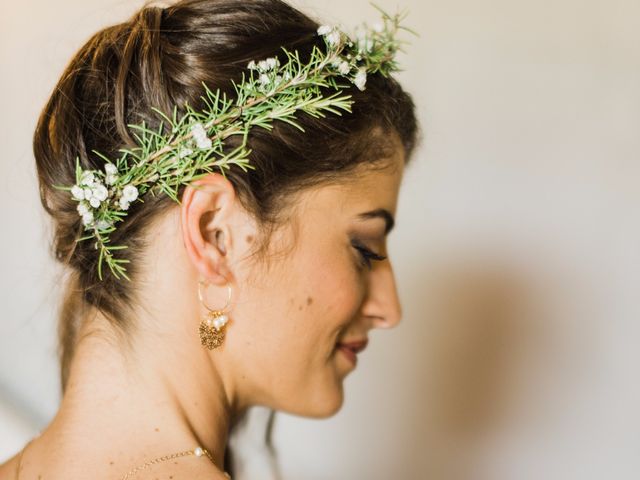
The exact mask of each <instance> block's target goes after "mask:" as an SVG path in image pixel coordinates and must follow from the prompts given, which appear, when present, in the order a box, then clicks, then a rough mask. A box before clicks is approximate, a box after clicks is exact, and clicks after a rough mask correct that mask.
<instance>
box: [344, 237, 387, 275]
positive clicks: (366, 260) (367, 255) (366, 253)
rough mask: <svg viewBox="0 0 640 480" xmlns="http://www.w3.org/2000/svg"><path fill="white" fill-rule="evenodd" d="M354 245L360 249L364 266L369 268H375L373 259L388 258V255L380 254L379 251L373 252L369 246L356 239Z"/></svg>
mask: <svg viewBox="0 0 640 480" xmlns="http://www.w3.org/2000/svg"><path fill="white" fill-rule="evenodd" d="M352 245H353V246H354V248H355V249H356V250H358V252H360V257H361V264H362V266H366V267H368V268H369V270H371V269H372V268H373V265H372V264H371V260H386V259H387V257H385V256H384V255H378V254H377V253H375V252H372V251H371V250H369V249H368V248H367V247H365V246H364V245H362V244H361V243H359V242H357V241H354V242H353V243H352Z"/></svg>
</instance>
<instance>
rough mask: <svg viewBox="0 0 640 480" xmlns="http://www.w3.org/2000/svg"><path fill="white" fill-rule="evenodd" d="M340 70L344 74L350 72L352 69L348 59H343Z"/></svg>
mask: <svg viewBox="0 0 640 480" xmlns="http://www.w3.org/2000/svg"><path fill="white" fill-rule="evenodd" d="M338 71H339V72H340V73H341V74H343V75H346V74H347V73H349V72H350V71H351V65H349V62H347V61H343V62H342V63H341V64H340V66H339V67H338Z"/></svg>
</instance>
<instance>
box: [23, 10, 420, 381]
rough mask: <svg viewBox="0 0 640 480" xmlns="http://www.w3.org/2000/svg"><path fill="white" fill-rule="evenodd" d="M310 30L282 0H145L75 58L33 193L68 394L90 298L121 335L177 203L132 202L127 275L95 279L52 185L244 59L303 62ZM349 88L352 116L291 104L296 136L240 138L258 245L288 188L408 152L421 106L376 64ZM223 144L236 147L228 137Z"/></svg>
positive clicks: (245, 200) (51, 108) (239, 180)
mask: <svg viewBox="0 0 640 480" xmlns="http://www.w3.org/2000/svg"><path fill="white" fill-rule="evenodd" d="M318 27H319V24H318V23H317V22H316V21H314V20H312V19H311V18H309V17H308V16H306V15H305V14H303V13H301V12H300V11H298V10H297V9H295V8H293V7H292V6H290V5H288V4H286V3H284V2H283V1H280V0H182V1H179V2H178V3H175V4H173V5H170V6H168V7H166V8H161V7H156V6H149V5H145V6H144V7H142V8H141V9H140V10H139V11H138V12H137V13H135V14H134V15H133V16H132V17H131V19H130V20H129V21H126V22H124V23H120V24H117V25H113V26H110V27H107V28H104V29H102V30H100V31H99V32H97V33H95V34H94V35H93V36H92V37H91V38H90V39H89V40H88V41H87V42H86V43H85V44H84V45H83V46H82V47H81V48H80V50H79V51H78V52H77V53H76V54H75V56H74V57H73V58H72V59H71V61H70V62H69V64H68V65H67V67H66V69H65V71H64V73H63V74H62V76H61V78H60V80H59V82H58V84H57V85H56V87H55V89H54V91H53V93H52V95H51V97H50V98H49V100H48V102H47V104H46V105H45V107H44V109H43V110H42V112H41V115H40V117H39V120H38V123H37V126H36V129H35V133H34V139H33V149H34V154H35V159H36V164H37V170H38V176H39V185H40V197H41V201H42V205H43V207H44V209H45V210H46V211H47V212H48V213H49V214H50V215H51V217H52V219H53V227H54V229H53V239H52V251H53V254H54V256H55V258H56V259H57V260H58V261H60V262H61V263H62V264H63V265H64V266H65V267H67V268H66V272H67V275H68V279H67V283H66V290H65V294H64V297H63V301H62V304H61V308H60V312H59V356H60V367H61V382H62V390H63V391H64V389H65V387H66V383H67V378H68V374H69V365H70V363H71V359H72V357H73V352H74V345H75V343H76V341H77V339H76V336H77V332H78V330H79V328H80V325H81V322H82V318H83V314H84V313H83V312H84V311H85V309H87V308H90V307H92V308H95V309H98V310H100V311H101V312H103V313H104V314H105V316H106V317H107V318H109V319H110V321H111V322H112V323H113V325H114V327H116V329H115V330H116V331H120V332H123V334H125V337H126V332H127V331H129V329H130V325H129V324H128V323H126V321H125V319H127V318H129V317H128V316H127V315H125V312H126V311H127V309H128V308H129V307H130V305H131V304H132V302H133V301H134V299H135V293H136V287H135V285H136V282H135V279H136V265H137V264H138V263H139V260H140V258H141V257H142V255H143V252H144V241H143V233H144V232H145V227H147V226H148V225H149V224H150V222H151V221H152V220H153V219H154V218H155V217H157V215H158V214H160V213H161V212H163V211H166V209H167V208H168V207H169V206H170V205H175V203H174V202H173V200H171V199H170V198H169V197H167V196H165V195H159V196H156V197H153V196H148V197H149V198H146V197H145V201H144V203H142V202H136V203H135V204H132V206H131V207H130V209H129V211H128V215H127V218H126V220H124V221H123V222H121V223H119V224H118V226H117V229H116V231H114V232H113V233H112V234H111V240H112V242H113V244H124V245H127V246H128V248H127V249H126V250H121V251H119V252H118V255H119V256H120V257H122V258H127V259H131V263H129V264H127V273H128V275H129V276H130V277H131V279H132V282H127V281H126V280H118V279H116V278H115V277H113V275H111V274H110V272H108V269H105V270H107V274H106V278H104V279H103V280H102V281H100V280H99V279H98V277H97V261H98V258H97V255H96V250H95V249H93V245H92V243H91V242H89V241H82V242H76V239H77V238H79V237H81V236H82V232H83V226H82V223H81V218H80V216H79V215H78V212H77V210H76V205H77V203H76V202H75V201H73V200H72V199H71V197H70V195H69V194H68V192H66V191H62V190H58V189H55V188H53V185H72V184H73V183H75V170H74V166H75V159H76V156H77V157H79V161H80V165H81V167H82V168H83V169H103V167H104V161H103V160H101V158H100V157H99V156H97V155H95V154H93V153H91V151H92V150H94V149H95V150H97V151H98V152H101V153H102V154H104V155H106V156H107V157H109V158H112V159H116V158H118V157H119V156H120V153H119V149H120V148H126V147H135V146H136V143H135V142H134V140H133V139H132V136H131V133H130V131H129V129H128V127H127V124H134V123H141V122H142V121H143V120H144V121H145V122H146V124H147V125H149V126H151V127H154V128H156V129H157V127H158V125H159V120H160V119H159V117H158V115H157V114H156V113H155V112H153V111H152V110H151V107H156V108H159V109H160V110H162V111H164V112H172V110H173V108H174V106H177V107H178V114H179V115H182V114H183V113H184V109H183V105H184V104H185V102H187V103H189V105H191V106H192V107H194V108H195V109H201V108H202V107H204V105H203V104H202V100H201V99H200V96H201V95H203V88H202V82H205V83H206V84H207V86H208V87H209V88H210V89H211V90H213V91H215V89H220V91H221V92H225V93H226V94H227V97H228V98H233V96H234V90H233V87H232V82H231V80H232V79H233V80H234V81H236V82H239V81H240V80H241V72H242V71H243V70H245V69H246V65H247V63H248V62H249V61H250V60H256V61H257V60H260V59H263V58H266V57H271V56H278V57H279V59H280V61H281V63H285V62H286V56H284V55H283V52H282V51H281V49H280V47H281V46H284V47H286V48H287V49H288V50H289V51H293V50H298V52H299V54H300V59H301V60H302V61H303V62H306V61H307V60H308V58H309V55H310V52H311V50H312V47H313V46H314V45H316V46H318V47H319V48H322V49H324V48H325V47H324V41H323V39H322V38H321V37H319V36H318V35H317V34H316V31H317V29H318ZM332 92H333V91H331V92H329V93H332ZM345 93H348V94H351V95H352V99H353V100H354V104H353V106H352V113H347V112H345V113H343V114H342V115H341V116H338V115H334V114H328V115H327V116H326V117H325V118H314V117H312V116H311V115H307V114H297V118H298V122H299V123H300V124H301V125H302V126H303V128H304V129H305V132H304V133H302V132H300V131H299V130H297V129H296V128H295V127H293V126H291V125H289V124H287V123H285V122H274V128H273V130H272V131H268V130H266V129H262V128H253V129H252V130H251V132H250V134H249V139H248V146H249V148H250V149H251V150H252V152H251V156H250V162H251V164H253V165H254V166H255V167H256V168H255V170H249V171H248V172H244V171H242V170H241V169H239V168H236V169H234V168H232V169H231V170H229V171H226V173H225V174H226V176H227V178H228V179H229V181H230V182H231V183H232V184H233V185H234V188H235V189H236V193H237V196H238V199H239V200H240V202H241V203H242V205H243V206H244V207H245V208H246V209H247V211H249V212H250V213H251V214H253V215H254V216H255V218H256V219H257V220H258V221H259V224H260V225H262V226H263V227H264V229H265V230H264V232H265V235H264V236H263V237H262V239H261V240H262V241H261V242H259V243H258V244H259V245H260V248H259V250H261V249H263V248H264V246H265V245H266V244H267V240H268V231H269V229H272V228H273V227H274V226H275V225H277V224H278V221H279V220H280V219H281V217H282V215H281V214H282V213H283V212H284V211H285V205H286V200H287V198H290V197H291V194H293V193H295V192H299V191H301V190H302V189H303V188H305V187H307V186H311V185H314V184H320V183H323V182H332V181H339V180H340V179H341V178H344V177H345V175H347V174H348V173H350V172H351V173H353V172H355V170H356V167H358V166H359V165H365V164H366V165H370V166H374V165H375V164H376V162H377V161H378V160H381V159H382V158H384V157H385V156H386V155H387V154H388V153H389V152H390V149H393V148H395V146H396V145H397V142H398V141H399V142H400V143H401V145H402V147H403V148H404V151H405V158H406V161H408V160H409V158H410V157H411V153H412V151H413V150H414V146H415V144H416V139H417V131H418V125H417V121H416V117H415V112H414V110H415V107H414V104H413V101H412V98H411V96H410V95H409V94H408V93H407V92H405V91H404V90H403V89H402V88H401V86H400V85H399V84H398V83H397V81H396V80H395V79H393V78H392V77H389V78H385V77H383V76H382V75H381V74H372V75H369V76H368V78H367V84H366V90H364V91H360V90H358V89H357V88H355V87H352V88H350V89H349V90H347V91H346V92H345ZM227 144H228V148H229V149H232V148H234V147H235V146H237V144H234V142H233V140H232V139H230V140H229V141H228V142H227ZM181 193H182V188H181V189H180V191H179V194H181ZM268 227H269V228H268ZM103 274H104V271H103Z"/></svg>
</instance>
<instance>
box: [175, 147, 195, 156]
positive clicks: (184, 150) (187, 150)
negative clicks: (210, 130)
mask: <svg viewBox="0 0 640 480" xmlns="http://www.w3.org/2000/svg"><path fill="white" fill-rule="evenodd" d="M192 153H193V150H191V149H190V148H181V149H180V153H178V156H179V157H180V158H184V157H188V156H189V155H191V154H192Z"/></svg>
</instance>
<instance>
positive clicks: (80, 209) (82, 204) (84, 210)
mask: <svg viewBox="0 0 640 480" xmlns="http://www.w3.org/2000/svg"><path fill="white" fill-rule="evenodd" d="M76 209H77V210H78V213H79V214H80V215H84V214H85V213H87V212H89V207H87V203H86V202H80V203H79V204H78V206H77V207H76Z"/></svg>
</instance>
